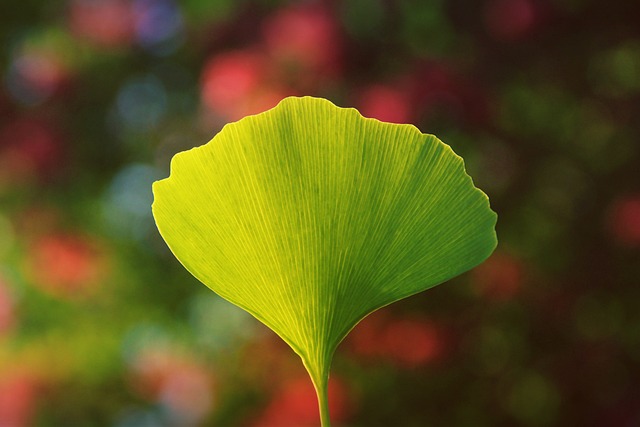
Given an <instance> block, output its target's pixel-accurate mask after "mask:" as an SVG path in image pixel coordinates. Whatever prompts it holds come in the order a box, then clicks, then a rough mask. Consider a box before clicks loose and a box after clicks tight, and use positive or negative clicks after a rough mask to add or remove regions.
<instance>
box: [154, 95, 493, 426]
mask: <svg viewBox="0 0 640 427" xmlns="http://www.w3.org/2000/svg"><path fill="white" fill-rule="evenodd" d="M153 191H154V198H155V200H154V204H153V214H154V217H155V220H156V223H157V225H158V229H159V230H160V233H161V234H162V236H163V237H164V239H165V240H166V242H167V244H168V245H169V247H170V248H171V250H172V251H173V253H174V254H175V256H176V257H177V258H178V259H179V260H180V262H181V263H182V264H183V265H184V266H185V267H186V268H187V269H188V270H189V271H190V272H191V273H192V274H193V275H194V276H195V277H197V278H198V279H199V280H200V281H202V282H203V283H204V284H206V285H207V286H208V287H209V288H211V289H212V290H213V291H215V292H216V293H218V294H219V295H221V296H222V297H224V298H226V299H227V300H229V301H231V302H232V303H234V304H237V305H238V306H240V307H242V308H244V309H245V310H247V311H249V312H250V313H251V314H253V315H254V316H255V317H256V318H258V319H259V320H260V321H262V322H263V323H264V324H266V325H267V326H268V327H270V328H271V329H273V330H274V331H275V332H276V333H277V334H278V335H280V336H281V337H282V338H283V339H284V340H285V341H286V342H287V343H288V344H289V345H290V346H291V347H292V348H293V349H294V350H295V351H296V352H297V353H298V354H299V355H300V357H301V358H302V360H303V362H304V364H305V366H306V368H307V370H308V371H309V373H310V375H311V377H312V379H313V381H314V384H315V385H316V389H317V390H318V392H319V398H320V401H321V406H322V405H323V403H322V401H323V394H324V392H325V390H326V382H327V378H328V374H329V365H330V363H331V359H332V357H333V354H334V352H335V349H336V347H337V346H338V344H339V343H340V341H341V340H342V339H343V338H344V337H345V335H346V334H347V333H348V332H349V331H350V330H351V329H352V328H353V327H354V325H356V324H357V323H358V322H359V321H360V320H361V319H362V318H363V317H364V316H366V315H367V314H369V313H371V312H372V311H374V310H376V309H378V308H380V307H382V306H384V305H387V304H390V303H392V302H394V301H397V300H399V299H401V298H405V297H407V296H409V295H412V294H415V293H417V292H420V291H423V290H425V289H428V288H430V287H433V286H435V285H437V284H439V283H442V282H443V281H446V280H448V279H450V278H452V277H454V276H456V275H458V274H460V273H462V272H464V271H466V270H468V269H470V268H472V267H474V266H475V265H477V264H479V263H480V262H482V261H483V260H484V259H485V258H486V257H488V256H489V254H490V253H491V252H492V251H493V249H494V247H495V245H496V236H495V230H494V227H495V222H496V215H495V213H494V212H492V211H491V209H490V208H489V201H488V198H487V197H486V195H485V194H484V193H482V192H481V191H480V190H478V189H477V188H475V187H474V186H473V183H472V181H471V178H470V177H469V176H468V175H467V174H466V173H465V170H464V165H463V162H462V159H461V158H460V157H459V156H457V155H456V154H455V153H454V152H453V151H452V150H451V148H450V147H449V146H447V145H445V144H444V143H442V142H441V141H439V140H438V139H437V138H436V137H435V136H433V135H425V134H422V133H420V131H419V130H418V129H416V128H415V127H413V126H411V125H396V124H390V123H382V122H379V121H377V120H373V119H366V118H363V117H362V116H361V115H360V114H359V113H358V112H357V111H356V110H354V109H343V108H338V107H336V106H335V105H333V104H332V103H330V102H329V101H326V100H323V99H317V98H310V97H305V98H287V99H285V100H283V101H282V102H281V103H280V104H279V105H278V106H277V107H275V108H274V109H272V110H269V111H267V112H265V113H262V114H258V115H256V116H249V117H246V118H244V119H242V120H240V121H238V122H236V123H231V124H228V125H227V126H225V127H224V129H223V130H222V131H221V132H220V133H219V134H218V135H216V136H215V137H214V138H213V140H212V141H210V142H209V143H208V144H206V145H203V146H201V147H197V148H194V149H192V150H189V151H186V152H183V153H179V154H177V155H176V156H175V157H174V158H173V161H172V163H171V175H170V177H169V178H167V179H164V180H162V181H158V182H156V183H155V184H154V188H153ZM325 409H326V408H325ZM322 416H323V423H327V424H328V418H327V414H326V411H323V414H322Z"/></svg>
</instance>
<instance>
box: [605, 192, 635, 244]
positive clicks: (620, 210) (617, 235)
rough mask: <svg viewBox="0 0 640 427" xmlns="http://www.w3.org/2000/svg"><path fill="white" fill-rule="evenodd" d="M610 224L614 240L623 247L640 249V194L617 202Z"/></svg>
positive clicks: (612, 210)
mask: <svg viewBox="0 0 640 427" xmlns="http://www.w3.org/2000/svg"><path fill="white" fill-rule="evenodd" d="M608 222H609V228H610V230H611V233H612V234H613V237H614V239H615V240H616V241H618V242H619V243H620V244H621V245H624V246H627V247H634V248H635V247H640V194H633V195H630V196H627V197H624V198H621V199H619V200H617V201H615V202H614V203H613V205H612V206H611V208H610V210H609V216H608Z"/></svg>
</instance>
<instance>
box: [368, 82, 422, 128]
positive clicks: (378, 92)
mask: <svg viewBox="0 0 640 427" xmlns="http://www.w3.org/2000/svg"><path fill="white" fill-rule="evenodd" d="M358 104H359V110H360V112H361V113H362V115H363V116H365V117H371V118H374V119H378V120H380V121H383V122H390V123H409V122H410V121H411V120H412V117H411V106H410V100H409V96H408V95H407V94H406V93H404V92H402V91H401V90H398V89H394V88H390V87H386V86H382V85H376V86H371V87H369V88H367V89H365V90H364V91H363V92H362V94H361V95H360V101H359V103H358Z"/></svg>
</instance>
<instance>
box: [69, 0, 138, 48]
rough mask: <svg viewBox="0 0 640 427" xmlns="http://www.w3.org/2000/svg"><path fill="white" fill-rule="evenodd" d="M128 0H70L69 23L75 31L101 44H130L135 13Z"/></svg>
mask: <svg viewBox="0 0 640 427" xmlns="http://www.w3.org/2000/svg"><path fill="white" fill-rule="evenodd" d="M132 6H133V5H132V3H131V2H130V1H127V0H72V1H71V3H70V4H69V26H70V27H71V30H72V31H73V32H74V34H75V35H76V36H77V37H79V38H81V39H83V40H87V41H89V42H90V43H93V44H96V45H98V46H101V47H107V48H119V47H125V46H128V45H129V44H131V42H132V41H133V36H134V31H135V28H134V13H133V7H132Z"/></svg>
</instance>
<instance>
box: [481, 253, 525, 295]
mask: <svg viewBox="0 0 640 427" xmlns="http://www.w3.org/2000/svg"><path fill="white" fill-rule="evenodd" d="M471 274H472V282H473V285H474V287H475V289H476V291H477V292H478V293H479V294H480V295H482V296H484V297H486V298H489V299H492V300H495V301H505V300H509V299H511V298H513V297H514V296H516V295H517V294H518V293H519V292H520V290H521V288H522V285H523V281H524V277H525V271H524V265H523V264H522V262H521V261H519V260H518V259H516V258H515V257H513V256H512V255H510V254H508V253H506V252H495V253H494V254H493V255H491V257H489V259H487V260H486V261H485V262H484V263H483V264H481V265H479V266H478V267H476V268H475V269H474V270H473V271H472V273H471Z"/></svg>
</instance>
